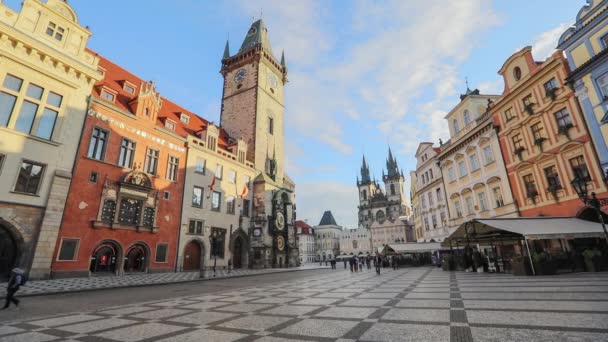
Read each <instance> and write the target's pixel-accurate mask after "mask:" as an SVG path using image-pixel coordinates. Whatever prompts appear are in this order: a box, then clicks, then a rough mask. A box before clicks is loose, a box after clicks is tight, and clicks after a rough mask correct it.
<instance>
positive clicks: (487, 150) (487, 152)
mask: <svg viewBox="0 0 608 342" xmlns="http://www.w3.org/2000/svg"><path fill="white" fill-rule="evenodd" d="M493 161H494V154H493V153H492V146H489V145H488V146H485V147H484V148H483V162H484V163H485V164H486V165H488V164H490V163H491V162H493Z"/></svg>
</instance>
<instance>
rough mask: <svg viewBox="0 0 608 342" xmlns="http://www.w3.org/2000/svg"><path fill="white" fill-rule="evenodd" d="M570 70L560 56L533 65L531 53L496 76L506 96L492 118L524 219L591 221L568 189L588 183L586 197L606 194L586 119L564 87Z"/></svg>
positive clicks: (524, 52)
mask: <svg viewBox="0 0 608 342" xmlns="http://www.w3.org/2000/svg"><path fill="white" fill-rule="evenodd" d="M568 70H569V69H568V63H567V61H566V59H565V58H564V56H563V55H562V53H561V51H558V52H555V53H554V54H553V55H552V56H550V57H549V58H548V59H547V60H545V61H544V62H537V61H535V60H534V59H533V57H532V49H531V47H526V48H523V49H521V50H520V51H518V52H516V53H514V54H513V55H512V56H511V57H509V58H508V59H507V60H506V61H505V63H504V64H503V66H502V67H501V69H500V70H499V74H500V75H501V76H502V77H503V79H504V82H505V90H504V93H503V95H502V97H501V99H500V100H499V101H497V102H496V104H494V105H493V106H492V108H491V109H490V115H492V117H493V120H494V124H495V125H496V126H498V127H499V139H500V144H501V150H502V158H503V160H504V162H505V165H506V168H507V173H508V175H509V183H510V185H511V189H512V191H513V196H514V199H515V200H516V201H517V204H518V209H519V212H520V215H521V216H524V217H526V216H570V217H575V216H578V217H583V218H585V217H587V216H590V218H593V217H595V216H596V215H595V212H594V211H593V210H592V209H589V208H585V206H584V205H583V203H582V202H581V200H580V199H579V198H578V195H577V193H576V191H575V190H574V188H573V187H572V185H571V181H572V180H573V179H574V178H575V177H580V178H582V179H584V180H585V181H586V182H587V184H588V186H589V188H588V189H589V192H596V193H597V194H598V195H601V194H603V193H605V192H606V183H605V182H604V178H603V173H602V169H601V166H600V164H599V162H598V158H597V156H596V153H595V150H594V148H593V144H592V142H591V136H590V134H589V133H588V131H587V127H586V124H585V119H584V117H583V114H582V113H581V111H580V109H579V108H580V107H579V105H578V103H577V102H576V98H575V96H574V93H573V92H572V90H571V89H570V88H569V87H568V86H566V83H565V80H566V76H567V75H568ZM587 218H589V217H587Z"/></svg>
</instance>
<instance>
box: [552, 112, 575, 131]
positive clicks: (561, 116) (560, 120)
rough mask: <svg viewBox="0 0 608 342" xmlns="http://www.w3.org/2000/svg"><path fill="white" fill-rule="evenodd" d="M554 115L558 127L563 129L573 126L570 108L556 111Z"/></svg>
mask: <svg viewBox="0 0 608 342" xmlns="http://www.w3.org/2000/svg"><path fill="white" fill-rule="evenodd" d="M554 115H555V121H556V122H557V127H558V128H560V129H563V128H566V127H570V126H572V119H571V118H570V113H568V109H566V108H564V109H562V110H560V111H558V112H556V113H555V114H554Z"/></svg>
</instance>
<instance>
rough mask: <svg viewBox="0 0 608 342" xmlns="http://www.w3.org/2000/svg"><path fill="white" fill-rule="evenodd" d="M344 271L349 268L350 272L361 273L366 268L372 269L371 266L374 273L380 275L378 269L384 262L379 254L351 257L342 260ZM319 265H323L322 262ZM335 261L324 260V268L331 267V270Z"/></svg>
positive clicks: (334, 266) (334, 265)
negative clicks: (374, 270)
mask: <svg viewBox="0 0 608 342" xmlns="http://www.w3.org/2000/svg"><path fill="white" fill-rule="evenodd" d="M342 261H343V262H344V269H347V268H348V266H350V271H351V272H363V271H364V270H365V269H366V268H367V269H368V270H371V269H372V264H373V265H374V268H375V269H376V273H378V274H380V268H381V267H382V266H383V265H384V264H385V263H386V260H384V259H383V258H382V256H380V255H379V254H376V255H375V256H371V255H361V256H357V255H355V256H352V257H350V258H348V259H343V260H342ZM319 264H320V265H323V261H321V262H319ZM336 264H337V260H336V259H328V260H325V266H329V265H331V268H332V269H335V268H336Z"/></svg>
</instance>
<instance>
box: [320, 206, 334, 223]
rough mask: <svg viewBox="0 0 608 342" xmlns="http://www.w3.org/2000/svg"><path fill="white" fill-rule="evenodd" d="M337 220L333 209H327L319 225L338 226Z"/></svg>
mask: <svg viewBox="0 0 608 342" xmlns="http://www.w3.org/2000/svg"><path fill="white" fill-rule="evenodd" d="M337 225H338V224H337V223H336V220H335V219H334V215H332V213H331V210H326V211H325V212H324V213H323V217H322V218H321V222H319V226H337Z"/></svg>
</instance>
